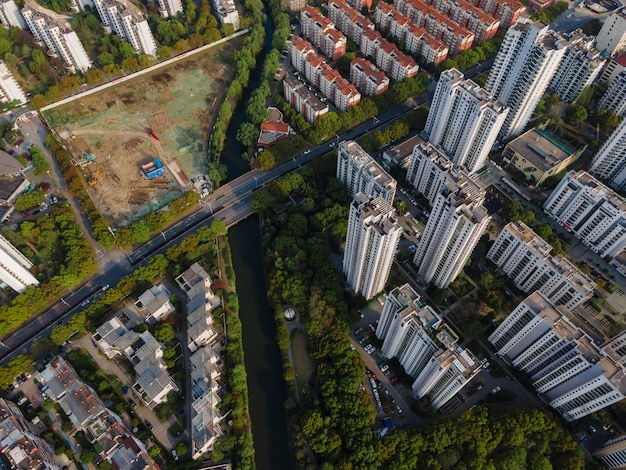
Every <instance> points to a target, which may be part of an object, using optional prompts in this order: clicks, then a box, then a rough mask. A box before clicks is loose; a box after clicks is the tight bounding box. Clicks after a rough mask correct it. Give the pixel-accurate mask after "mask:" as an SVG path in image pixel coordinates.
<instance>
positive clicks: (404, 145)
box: [388, 135, 424, 160]
mask: <svg viewBox="0 0 626 470" xmlns="http://www.w3.org/2000/svg"><path fill="white" fill-rule="evenodd" d="M422 143H424V139H422V138H421V137H420V136H419V135H414V136H413V137H410V138H408V139H406V140H405V141H403V142H401V143H399V144H398V145H396V146H394V147H392V148H391V149H390V150H388V152H389V153H391V154H392V155H394V156H395V157H396V159H398V160H402V159H404V158H406V157H408V156H409V155H411V154H412V153H413V149H414V148H415V146H416V145H420V144H422Z"/></svg>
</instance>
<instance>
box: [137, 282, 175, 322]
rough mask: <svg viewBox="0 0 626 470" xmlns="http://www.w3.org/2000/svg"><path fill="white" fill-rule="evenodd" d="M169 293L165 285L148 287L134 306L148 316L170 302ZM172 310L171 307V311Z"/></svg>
mask: <svg viewBox="0 0 626 470" xmlns="http://www.w3.org/2000/svg"><path fill="white" fill-rule="evenodd" d="M170 295H171V294H170V291H169V290H167V287H166V286H165V284H163V283H160V284H157V285H156V286H152V287H150V288H149V289H148V290H146V291H145V292H144V293H143V294H141V295H140V296H139V298H138V299H137V302H136V305H137V307H139V308H140V309H145V310H146V312H148V314H149V315H153V314H154V313H156V312H157V311H159V310H160V309H161V308H162V307H163V306H164V305H165V304H166V303H168V302H169V300H170ZM170 310H173V307H172V309H170Z"/></svg>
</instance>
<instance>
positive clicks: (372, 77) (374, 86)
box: [350, 57, 389, 96]
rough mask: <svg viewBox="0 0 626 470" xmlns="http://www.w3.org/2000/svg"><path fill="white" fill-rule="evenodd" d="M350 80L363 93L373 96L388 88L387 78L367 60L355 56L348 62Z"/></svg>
mask: <svg viewBox="0 0 626 470" xmlns="http://www.w3.org/2000/svg"><path fill="white" fill-rule="evenodd" d="M350 82H352V83H353V84H354V86H355V87H356V88H357V89H358V90H359V91H360V92H361V93H362V94H364V95H366V96H374V95H380V94H381V93H384V92H385V91H387V89H388V88H389V79H388V78H387V76H386V75H385V74H384V73H383V72H381V71H380V70H378V69H377V68H376V67H375V66H374V64H372V63H371V62H370V61H369V60H367V59H363V58H361V57H357V58H356V59H354V60H353V61H352V62H351V63H350Z"/></svg>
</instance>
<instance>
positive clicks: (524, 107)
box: [485, 18, 568, 140]
mask: <svg viewBox="0 0 626 470" xmlns="http://www.w3.org/2000/svg"><path fill="white" fill-rule="evenodd" d="M567 46H568V44H567V41H565V40H564V39H563V38H562V37H561V36H560V35H558V34H557V33H555V32H554V31H551V30H549V28H548V26H546V25H544V24H543V23H541V22H536V23H535V22H532V21H531V20H529V19H525V18H523V19H520V20H519V21H518V22H517V23H515V25H513V26H511V27H510V28H509V29H508V31H507V32H506V34H505V36H504V39H503V41H502V45H501V47H500V50H499V51H498V54H497V55H496V58H495V61H494V65H493V67H492V68H491V72H490V73H489V78H488V79H487V83H486V84H485V90H486V91H487V93H489V94H491V96H492V97H493V98H494V99H497V100H498V101H500V102H501V103H503V104H504V105H506V106H507V107H509V109H510V110H509V113H508V115H507V117H506V120H505V121H504V125H503V126H502V130H501V131H500V136H499V138H500V139H501V140H505V139H509V138H511V137H515V136H517V135H519V134H521V133H522V131H523V130H524V129H525V127H526V125H527V124H528V121H529V120H530V117H531V115H532V113H533V111H534V110H535V108H536V107H537V103H538V102H539V100H540V99H541V97H542V96H543V94H544V93H545V91H546V89H547V88H548V85H549V84H550V81H551V80H552V77H554V75H555V73H556V71H557V70H558V68H559V64H560V62H561V59H562V58H563V55H564V54H565V52H566V50H567Z"/></svg>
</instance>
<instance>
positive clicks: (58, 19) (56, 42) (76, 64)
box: [22, 0, 91, 73]
mask: <svg viewBox="0 0 626 470" xmlns="http://www.w3.org/2000/svg"><path fill="white" fill-rule="evenodd" d="M22 16H23V17H24V21H25V22H26V24H27V25H28V28H29V29H30V31H31V32H32V33H33V36H35V37H36V38H37V40H39V41H40V42H42V43H43V44H45V46H46V48H47V49H48V51H49V53H50V54H52V55H55V56H59V57H61V58H62V59H63V61H64V67H65V69H66V70H67V71H68V72H70V73H75V72H76V71H79V72H86V71H87V70H89V68H90V67H91V61H90V60H89V57H88V56H87V53H86V52H85V48H84V47H83V44H82V43H81V42H80V39H78V36H77V34H76V32H75V31H74V30H73V29H72V27H71V26H70V24H69V22H68V21H67V20H66V19H65V18H64V17H62V16H61V15H58V14H57V13H55V12H53V11H52V10H47V9H45V8H43V7H42V6H40V5H39V4H38V3H37V2H35V1H34V0H26V2H25V6H24V8H22Z"/></svg>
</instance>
